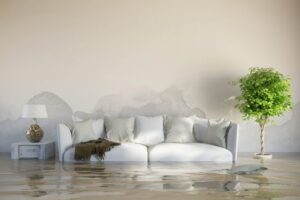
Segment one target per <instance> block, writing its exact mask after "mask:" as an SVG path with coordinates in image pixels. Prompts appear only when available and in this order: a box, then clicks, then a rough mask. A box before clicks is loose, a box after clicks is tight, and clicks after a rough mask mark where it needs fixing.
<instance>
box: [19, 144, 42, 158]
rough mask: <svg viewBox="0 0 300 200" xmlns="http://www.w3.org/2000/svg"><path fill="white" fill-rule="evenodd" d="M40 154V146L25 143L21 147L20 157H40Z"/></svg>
mask: <svg viewBox="0 0 300 200" xmlns="http://www.w3.org/2000/svg"><path fill="white" fill-rule="evenodd" d="M39 154H40V146H37V145H24V146H20V147H19V156H20V158H38V157H39Z"/></svg>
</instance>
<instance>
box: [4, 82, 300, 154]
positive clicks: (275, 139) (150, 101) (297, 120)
mask: <svg viewBox="0 0 300 200" xmlns="http://www.w3.org/2000/svg"><path fill="white" fill-rule="evenodd" d="M27 103H30V104H45V105H46V106H47V111H48V115H49V118H48V119H40V120H38V122H39V124H40V126H41V127H42V128H43V129H44V131H45V136H44V140H55V141H56V134H57V132H56V131H57V130H56V127H57V124H58V123H66V124H71V123H72V117H74V116H75V117H77V118H81V119H90V118H98V117H103V116H104V115H109V116H121V117H126V116H136V115H146V116H154V115H171V116H191V115H198V116H200V117H205V116H206V114H205V112H204V111H203V110H201V109H199V108H196V107H191V106H189V105H188V102H187V101H186V99H185V98H184V95H183V94H182V91H181V90H179V89H178V88H176V87H170V88H167V89H166V90H164V91H162V92H156V91H153V90H151V89H144V90H143V91H141V92H137V93H135V94H133V95H131V96H130V95H122V94H115V95H107V96H103V97H101V98H100V99H99V101H98V103H97V105H96V106H95V108H94V110H93V111H92V112H91V113H87V112H82V111H77V112H75V113H73V111H72V108H71V107H70V106H69V105H68V103H66V102H65V101H64V100H63V99H62V98H60V97H59V96H57V95H55V94H54V93H51V92H42V93H40V94H37V95H35V96H33V97H32V98H30V99H29V100H28V102H27ZM231 106H232V107H233V104H232V105H228V108H229V107H231ZM231 109H232V108H231ZM291 113H292V114H291V116H290V117H289V118H288V119H287V120H285V121H284V122H283V123H280V124H278V125H270V126H268V127H267V129H266V149H267V151H270V152H274V151H275V152H276V151H279V152H285V151H286V152H300V146H299V143H300V134H299V130H300V103H299V102H298V103H297V104H295V106H294V109H293V110H292V112H291ZM223 114H224V116H225V115H226V113H225V112H224V113H223ZM31 123H32V121H31V120H30V119H23V118H18V119H17V120H10V119H6V120H3V121H0V137H1V140H0V152H10V144H11V143H13V142H18V141H26V138H25V132H26V130H27V128H28V127H29V125H30V124H31ZM239 123H240V127H241V128H240V145H239V146H240V147H239V150H240V151H242V152H252V151H258V150H259V134H258V126H257V125H256V124H255V123H253V122H249V121H247V122H242V121H241V122H239ZM283 140H284V142H282V141H283ZM249 141H251V142H249Z"/></svg>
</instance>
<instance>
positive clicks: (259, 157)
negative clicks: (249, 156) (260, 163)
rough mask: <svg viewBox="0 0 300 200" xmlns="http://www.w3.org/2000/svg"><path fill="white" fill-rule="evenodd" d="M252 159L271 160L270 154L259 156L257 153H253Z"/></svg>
mask: <svg viewBox="0 0 300 200" xmlns="http://www.w3.org/2000/svg"><path fill="white" fill-rule="evenodd" d="M253 158H255V159H271V158H272V154H267V153H266V154H263V155H261V154H259V153H255V154H254V155H253Z"/></svg>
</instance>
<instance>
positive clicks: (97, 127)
mask: <svg viewBox="0 0 300 200" xmlns="http://www.w3.org/2000/svg"><path fill="white" fill-rule="evenodd" d="M72 119H73V122H74V123H76V122H83V121H88V120H84V119H81V118H79V117H77V116H75V115H72ZM89 120H91V121H92V127H93V130H94V132H95V133H96V136H97V139H98V138H105V130H104V120H103V119H101V118H100V119H89Z"/></svg>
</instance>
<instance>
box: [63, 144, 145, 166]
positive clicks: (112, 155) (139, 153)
mask: <svg viewBox="0 0 300 200" xmlns="http://www.w3.org/2000/svg"><path fill="white" fill-rule="evenodd" d="M74 153H75V147H73V148H70V149H68V150H67V151H66V152H65V155H64V161H66V162H73V161H75V160H74ZM90 161H92V162H97V161H99V160H98V158H97V157H96V156H94V155H92V157H91V159H90ZM103 161H104V162H119V161H120V162H147V161H148V153H147V147H146V146H144V145H141V144H134V143H122V144H121V145H120V146H116V147H114V148H113V149H111V150H110V151H109V152H106V154H105V158H104V160H103Z"/></svg>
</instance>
